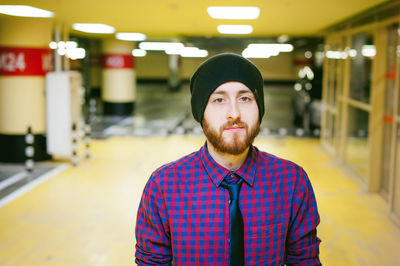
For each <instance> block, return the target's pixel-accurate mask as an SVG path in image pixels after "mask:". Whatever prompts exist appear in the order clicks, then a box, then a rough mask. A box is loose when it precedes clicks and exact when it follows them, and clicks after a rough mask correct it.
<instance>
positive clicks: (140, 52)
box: [132, 49, 147, 57]
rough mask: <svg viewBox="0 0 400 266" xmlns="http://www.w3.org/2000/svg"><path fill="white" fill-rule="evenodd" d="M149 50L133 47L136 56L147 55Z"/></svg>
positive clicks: (133, 53)
mask: <svg viewBox="0 0 400 266" xmlns="http://www.w3.org/2000/svg"><path fill="white" fill-rule="evenodd" d="M146 54H147V52H146V51H145V50H142V49H133V51H132V55H133V56H135V57H143V56H146Z"/></svg>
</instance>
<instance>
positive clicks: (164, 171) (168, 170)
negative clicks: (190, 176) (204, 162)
mask: <svg viewBox="0 0 400 266" xmlns="http://www.w3.org/2000/svg"><path fill="white" fill-rule="evenodd" d="M199 153H200V151H195V152H192V153H190V154H188V155H186V156H183V157H182V158H179V159H178V160H175V161H172V162H170V163H167V164H164V165H162V166H160V167H159V168H157V169H156V170H155V171H154V172H153V173H152V174H151V177H150V179H149V181H150V182H151V181H156V180H158V181H159V182H161V181H162V180H164V179H166V178H168V177H170V176H171V175H174V174H178V173H179V172H181V171H182V169H184V168H187V167H193V166H195V165H197V164H198V163H199V158H200V154H199Z"/></svg>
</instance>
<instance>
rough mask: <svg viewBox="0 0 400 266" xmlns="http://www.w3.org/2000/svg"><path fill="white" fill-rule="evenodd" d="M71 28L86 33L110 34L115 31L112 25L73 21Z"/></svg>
mask: <svg viewBox="0 0 400 266" xmlns="http://www.w3.org/2000/svg"><path fill="white" fill-rule="evenodd" d="M72 28H73V29H74V30H77V31H82V32H86V33H100V34H110V33H114V32H115V28H114V27H111V26H109V25H106V24H100V23H74V24H72Z"/></svg>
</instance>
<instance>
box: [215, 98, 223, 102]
mask: <svg viewBox="0 0 400 266" xmlns="http://www.w3.org/2000/svg"><path fill="white" fill-rule="evenodd" d="M223 101H224V99H222V98H216V99H214V100H213V102H215V103H222V102H223Z"/></svg>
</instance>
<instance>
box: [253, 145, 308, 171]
mask: <svg viewBox="0 0 400 266" xmlns="http://www.w3.org/2000/svg"><path fill="white" fill-rule="evenodd" d="M255 149H256V152H257V155H258V160H259V163H260V164H262V165H265V167H267V168H271V167H272V168H276V169H277V170H292V171H295V172H299V173H302V172H305V171H304V169H303V168H302V167H301V166H300V165H298V164H296V163H294V162H292V161H290V160H287V159H283V158H281V157H278V156H276V155H273V154H270V153H267V152H264V151H260V150H258V149H257V148H255Z"/></svg>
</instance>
